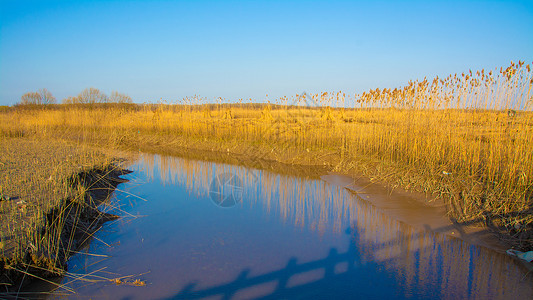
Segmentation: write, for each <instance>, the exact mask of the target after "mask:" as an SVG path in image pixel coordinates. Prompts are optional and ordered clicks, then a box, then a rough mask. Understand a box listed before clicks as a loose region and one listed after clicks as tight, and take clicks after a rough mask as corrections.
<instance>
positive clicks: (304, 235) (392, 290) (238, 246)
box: [54, 155, 533, 299]
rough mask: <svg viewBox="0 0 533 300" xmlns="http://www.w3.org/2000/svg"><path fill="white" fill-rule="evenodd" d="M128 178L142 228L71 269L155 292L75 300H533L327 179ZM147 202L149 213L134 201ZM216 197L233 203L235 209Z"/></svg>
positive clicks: (175, 163) (479, 251) (126, 225)
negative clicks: (123, 279)
mask: <svg viewBox="0 0 533 300" xmlns="http://www.w3.org/2000/svg"><path fill="white" fill-rule="evenodd" d="M132 169H134V170H135V171H136V172H135V173H134V174H132V175H131V177H130V179H132V182H131V183H127V184H125V185H124V186H125V187H128V186H130V187H131V188H132V189H133V190H132V191H123V192H122V194H121V192H120V191H119V192H118V194H119V196H118V197H119V198H121V197H122V199H120V202H122V203H123V204H122V205H121V210H123V211H125V212H127V213H128V214H132V215H143V216H144V217H140V218H133V219H132V218H129V217H127V216H125V217H124V218H123V219H122V220H121V221H118V222H114V223H111V224H107V225H105V226H104V227H105V228H104V230H103V231H101V232H100V233H99V234H98V235H97V236H96V238H97V239H99V240H101V241H105V243H103V242H102V243H96V244H95V243H93V244H92V245H91V247H90V249H88V250H87V252H91V253H92V254H98V255H109V256H110V257H109V258H106V259H102V258H101V257H94V256H92V255H82V254H80V255H79V256H78V257H77V258H75V259H74V260H73V261H72V262H71V264H70V266H71V267H72V269H73V271H74V272H77V273H87V274H94V273H92V272H95V270H99V269H100V268H102V267H105V268H106V271H108V272H113V274H119V273H120V274H124V275H128V274H141V273H142V274H144V273H146V274H145V275H143V276H142V278H141V279H143V280H145V281H146V282H147V283H148V285H147V286H144V287H132V286H115V285H113V284H110V283H96V284H88V283H86V282H84V283H83V284H79V283H78V284H73V285H72V288H74V289H75V290H76V291H77V293H78V294H76V295H70V296H69V297H70V298H76V297H78V296H79V297H80V298H84V297H88V296H89V297H98V298H109V299H134V298H136V299H250V298H260V299H279V298H283V299H294V298H298V299H302V298H358V297H363V298H365V297H374V298H376V297H377V298H396V299H403V298H414V299H429V298H431V299H434V298H441V299H457V298H470V299H505V298H516V299H531V298H532V297H533V284H532V283H533V280H532V276H531V275H528V274H526V272H524V270H523V269H522V268H521V266H520V265H519V264H517V263H515V260H513V259H512V258H510V257H508V256H506V255H504V254H501V253H498V252H495V251H493V250H490V249H486V248H483V247H479V246H475V245H471V244H468V243H466V242H464V241H463V240H461V239H457V238H453V237H449V236H446V235H443V234H440V233H438V232H439V230H440V229H442V228H429V225H427V226H426V228H425V229H424V228H414V227H412V226H409V225H407V224H405V223H402V222H399V221H397V220H395V219H393V218H391V217H390V216H388V215H386V214H384V213H383V212H382V211H381V210H379V209H377V208H376V207H374V206H373V205H372V204H370V203H369V202H368V201H365V200H363V199H362V198H361V197H358V196H357V195H354V194H353V193H352V192H349V191H347V190H346V189H344V188H341V187H338V186H333V185H330V184H328V183H327V182H325V181H322V180H316V179H309V178H304V177H295V176H285V175H280V174H276V173H272V172H268V171H261V170H254V169H248V168H244V167H238V166H230V165H222V164H216V163H210V162H203V161H193V160H187V159H182V158H176V157H164V156H157V155H156V156H154V155H142V156H141V158H140V160H139V162H137V163H136V164H135V165H134V166H132ZM220 174H233V175H234V176H236V177H237V178H238V179H239V180H238V181H235V180H233V179H231V180H227V182H231V185H230V188H232V189H237V190H238V193H233V192H234V191H233V192H231V191H230V193H228V192H227V191H222V190H220V191H216V192H215V193H213V186H216V187H217V189H218V188H219V186H221V185H223V184H221V181H220V177H217V176H218V175H220ZM224 176H225V177H223V178H233V177H226V175H224ZM214 180H219V181H218V183H216V184H214V183H213V182H214ZM139 189H140V190H139ZM140 191H142V193H144V195H142V196H144V197H145V198H146V200H147V202H144V201H140V200H136V199H135V198H133V199H132V198H129V197H127V195H129V194H131V193H133V194H142V193H139V192H140ZM213 195H221V196H222V197H230V196H231V197H234V198H232V199H233V200H232V202H231V203H234V206H233V207H221V206H220V205H218V204H220V203H228V202H224V201H216V199H213ZM235 197H242V198H240V199H236V198H235ZM225 199H227V198H225ZM237 200H238V201H237ZM217 203H218V204H217ZM459 233H460V234H464V235H468V234H469V233H466V232H462V233H461V232H459ZM474 234H477V233H474ZM109 245H111V246H109ZM147 272H149V273H147ZM54 298H62V297H61V296H59V295H56V296H54Z"/></svg>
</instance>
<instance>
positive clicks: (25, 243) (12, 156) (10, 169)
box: [0, 138, 119, 292]
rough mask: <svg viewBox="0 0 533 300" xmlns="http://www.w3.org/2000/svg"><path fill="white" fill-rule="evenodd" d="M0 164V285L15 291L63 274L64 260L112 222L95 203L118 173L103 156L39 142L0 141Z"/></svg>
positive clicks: (114, 182) (105, 195)
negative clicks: (104, 222) (101, 227)
mask: <svg viewBox="0 0 533 300" xmlns="http://www.w3.org/2000/svg"><path fill="white" fill-rule="evenodd" d="M0 161H1V163H0V171H1V172H0V174H1V177H0V192H1V194H2V198H3V200H2V201H1V202H0V228H1V231H0V233H1V236H0V243H1V244H0V246H1V247H0V282H2V285H3V286H2V290H3V291H4V292H13V291H18V290H20V287H21V286H22V285H23V284H24V283H27V282H29V281H31V279H32V278H41V279H43V278H47V277H51V276H52V277H53V276H58V275H62V274H64V273H65V266H66V265H65V264H66V261H67V259H68V257H70V256H71V255H72V253H73V251H76V249H79V248H80V247H81V246H82V245H83V244H84V242H85V241H87V240H88V239H89V238H90V237H91V236H92V234H93V233H94V232H95V231H96V230H98V228H99V226H100V225H101V223H102V222H103V221H105V220H108V219H109V218H110V216H109V215H107V214H104V213H102V212H100V211H99V210H98V204H99V203H100V202H102V201H105V200H106V199H107V198H108V197H109V196H110V193H111V192H112V191H113V190H114V188H115V187H116V185H117V184H118V182H119V180H118V179H114V178H115V177H116V176H118V175H119V172H118V170H116V166H115V165H116V161H115V160H114V159H112V158H111V157H110V156H107V155H104V154H102V153H101V152H97V151H94V150H91V149H89V148H86V147H81V146H80V147H76V146H73V145H71V144H68V143H65V142H61V141H51V140H43V139H28V138H4V139H2V141H0ZM43 280H44V279H43ZM4 288H5V290H4Z"/></svg>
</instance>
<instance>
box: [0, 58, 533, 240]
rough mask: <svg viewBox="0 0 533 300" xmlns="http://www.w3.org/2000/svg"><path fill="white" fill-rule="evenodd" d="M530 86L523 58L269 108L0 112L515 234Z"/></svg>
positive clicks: (200, 102) (15, 125) (526, 197)
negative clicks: (348, 176)
mask: <svg viewBox="0 0 533 300" xmlns="http://www.w3.org/2000/svg"><path fill="white" fill-rule="evenodd" d="M532 85H533V72H532V70H531V65H529V64H527V65H526V64H524V63H522V62H519V63H517V64H515V63H511V65H510V66H509V67H508V68H505V69H504V68H501V69H500V70H494V71H489V72H485V70H481V71H477V72H472V71H470V72H467V73H463V74H460V75H457V74H456V75H451V76H448V77H446V78H443V79H441V78H438V77H437V78H434V79H432V80H428V79H424V80H420V81H411V82H409V83H408V84H407V85H406V86H404V87H401V88H395V89H380V88H377V89H374V90H370V91H368V92H364V93H362V94H356V95H346V94H344V93H341V92H337V93H328V92H324V93H319V94H313V95H295V96H293V97H282V98H280V99H277V100H276V101H272V102H268V103H264V104H255V103H244V101H242V100H239V101H238V102H235V103H231V104H230V103H222V101H218V102H217V103H215V104H213V103H207V102H208V101H206V100H205V99H202V98H199V97H193V98H186V99H183V100H182V101H180V102H177V103H174V104H169V103H160V104H158V105H154V104H144V105H100V106H91V105H85V106H83V105H62V106H48V107H47V108H43V107H40V108H37V109H35V108H33V109H29V108H24V107H20V108H19V109H16V110H12V111H7V112H3V113H0V121H1V124H2V125H0V132H4V134H11V135H17V134H29V135H32V134H35V135H42V136H52V137H59V138H66V139H70V140H76V141H86V142H90V143H100V144H102V145H108V146H109V145H112V146H116V147H126V148H130V149H143V150H152V151H157V150H158V149H159V150H161V149H165V150H167V151H175V152H176V151H190V150H192V149H194V150H210V151H211V150H215V151H220V152H228V153H234V154H240V155H245V156H247V157H260V158H263V159H270V160H277V161H281V162H285V163H298V164H320V165H322V164H326V165H329V166H331V167H332V168H336V169H338V170H351V171H352V172H359V173H361V172H362V173H365V174H367V175H369V176H375V177H378V178H381V179H382V180H386V181H388V182H389V183H390V184H392V185H398V186H402V187H404V188H408V189H417V190H423V191H426V192H430V193H434V195H436V196H437V197H442V198H445V199H446V201H447V203H448V205H449V208H450V213H451V214H452V215H454V216H455V217H457V218H459V219H462V220H472V219H485V220H486V221H487V222H492V223H493V224H492V225H495V226H498V227H501V228H505V229H506V230H508V233H510V234H511V235H519V234H521V232H524V231H527V230H530V229H531V224H532V222H533V216H532V214H531V212H532V208H531V205H532V193H533V189H532V185H533V168H532V167H531V166H533V113H532V112H531V104H532V103H533V99H532V93H531V87H532ZM309 98H312V99H313V101H312V102H313V103H314V105H311V106H310V107H309V106H308V105H307V104H306V99H307V100H308V99H309ZM308 102H309V101H307V103H308ZM179 149H181V150H179ZM187 149H188V150H187ZM494 216H497V217H494ZM494 222H496V223H494ZM528 228H529V229H528ZM522 239H523V240H524V237H523V238H522ZM526 242H527V243H531V240H526Z"/></svg>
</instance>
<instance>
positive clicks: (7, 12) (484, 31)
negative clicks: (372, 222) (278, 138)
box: [0, 0, 533, 105]
mask: <svg viewBox="0 0 533 300" xmlns="http://www.w3.org/2000/svg"><path fill="white" fill-rule="evenodd" d="M511 60H512V61H515V62H516V61H518V60H525V61H526V62H527V63H531V62H532V61H533V1H368V2H366V1H365V2H363V1H24V0H18V1H6V0H0V105H11V104H14V103H16V102H18V101H19V100H20V96H21V95H22V94H24V93H25V92H28V91H36V90H38V89H40V88H47V89H48V90H49V91H50V92H52V94H53V95H54V96H55V97H56V98H57V99H58V101H61V99H63V98H65V97H68V96H75V95H77V94H78V93H79V92H81V91H82V90H83V89H84V88H86V87H96V88H98V89H100V90H102V91H103V92H105V93H107V94H110V93H111V91H114V90H116V91H119V92H124V93H127V94H129V95H130V96H131V97H132V98H133V99H134V101H136V102H144V101H158V100H159V99H164V100H171V101H175V100H177V99H181V98H183V97H185V96H193V95H195V94H197V95H201V96H203V97H208V98H209V99H214V98H215V97H223V98H226V99H228V100H236V99H238V98H246V99H248V98H250V97H251V98H253V99H255V100H257V101H263V100H264V99H265V94H267V93H268V94H269V98H270V99H274V98H275V97H279V96H283V95H287V96H290V95H294V94H296V93H300V92H302V91H308V92H320V91H338V90H342V91H344V92H346V93H350V94H353V93H355V92H358V93H360V92H363V91H365V90H367V89H369V88H376V87H380V88H385V87H387V88H394V87H398V86H402V85H404V84H406V83H407V82H408V81H409V80H414V79H422V78H423V77H424V76H427V77H428V78H432V77H434V76H435V75H439V76H446V75H448V74H453V73H460V72H464V71H468V70H469V69H472V70H477V69H482V68H485V69H494V68H496V67H498V68H499V67H500V66H504V67H506V66H508V65H509V64H510V61H511Z"/></svg>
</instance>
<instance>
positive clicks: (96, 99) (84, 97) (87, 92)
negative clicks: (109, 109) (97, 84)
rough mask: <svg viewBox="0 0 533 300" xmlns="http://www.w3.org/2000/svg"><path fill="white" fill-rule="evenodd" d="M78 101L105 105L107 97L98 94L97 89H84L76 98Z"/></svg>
mask: <svg viewBox="0 0 533 300" xmlns="http://www.w3.org/2000/svg"><path fill="white" fill-rule="evenodd" d="M77 98H78V99H79V103H90V104H94V103H107V96H106V94H104V93H102V92H100V90H99V89H95V88H92V87H91V88H87V89H84V90H83V91H82V92H81V93H80V94H79V95H78V97H77Z"/></svg>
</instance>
